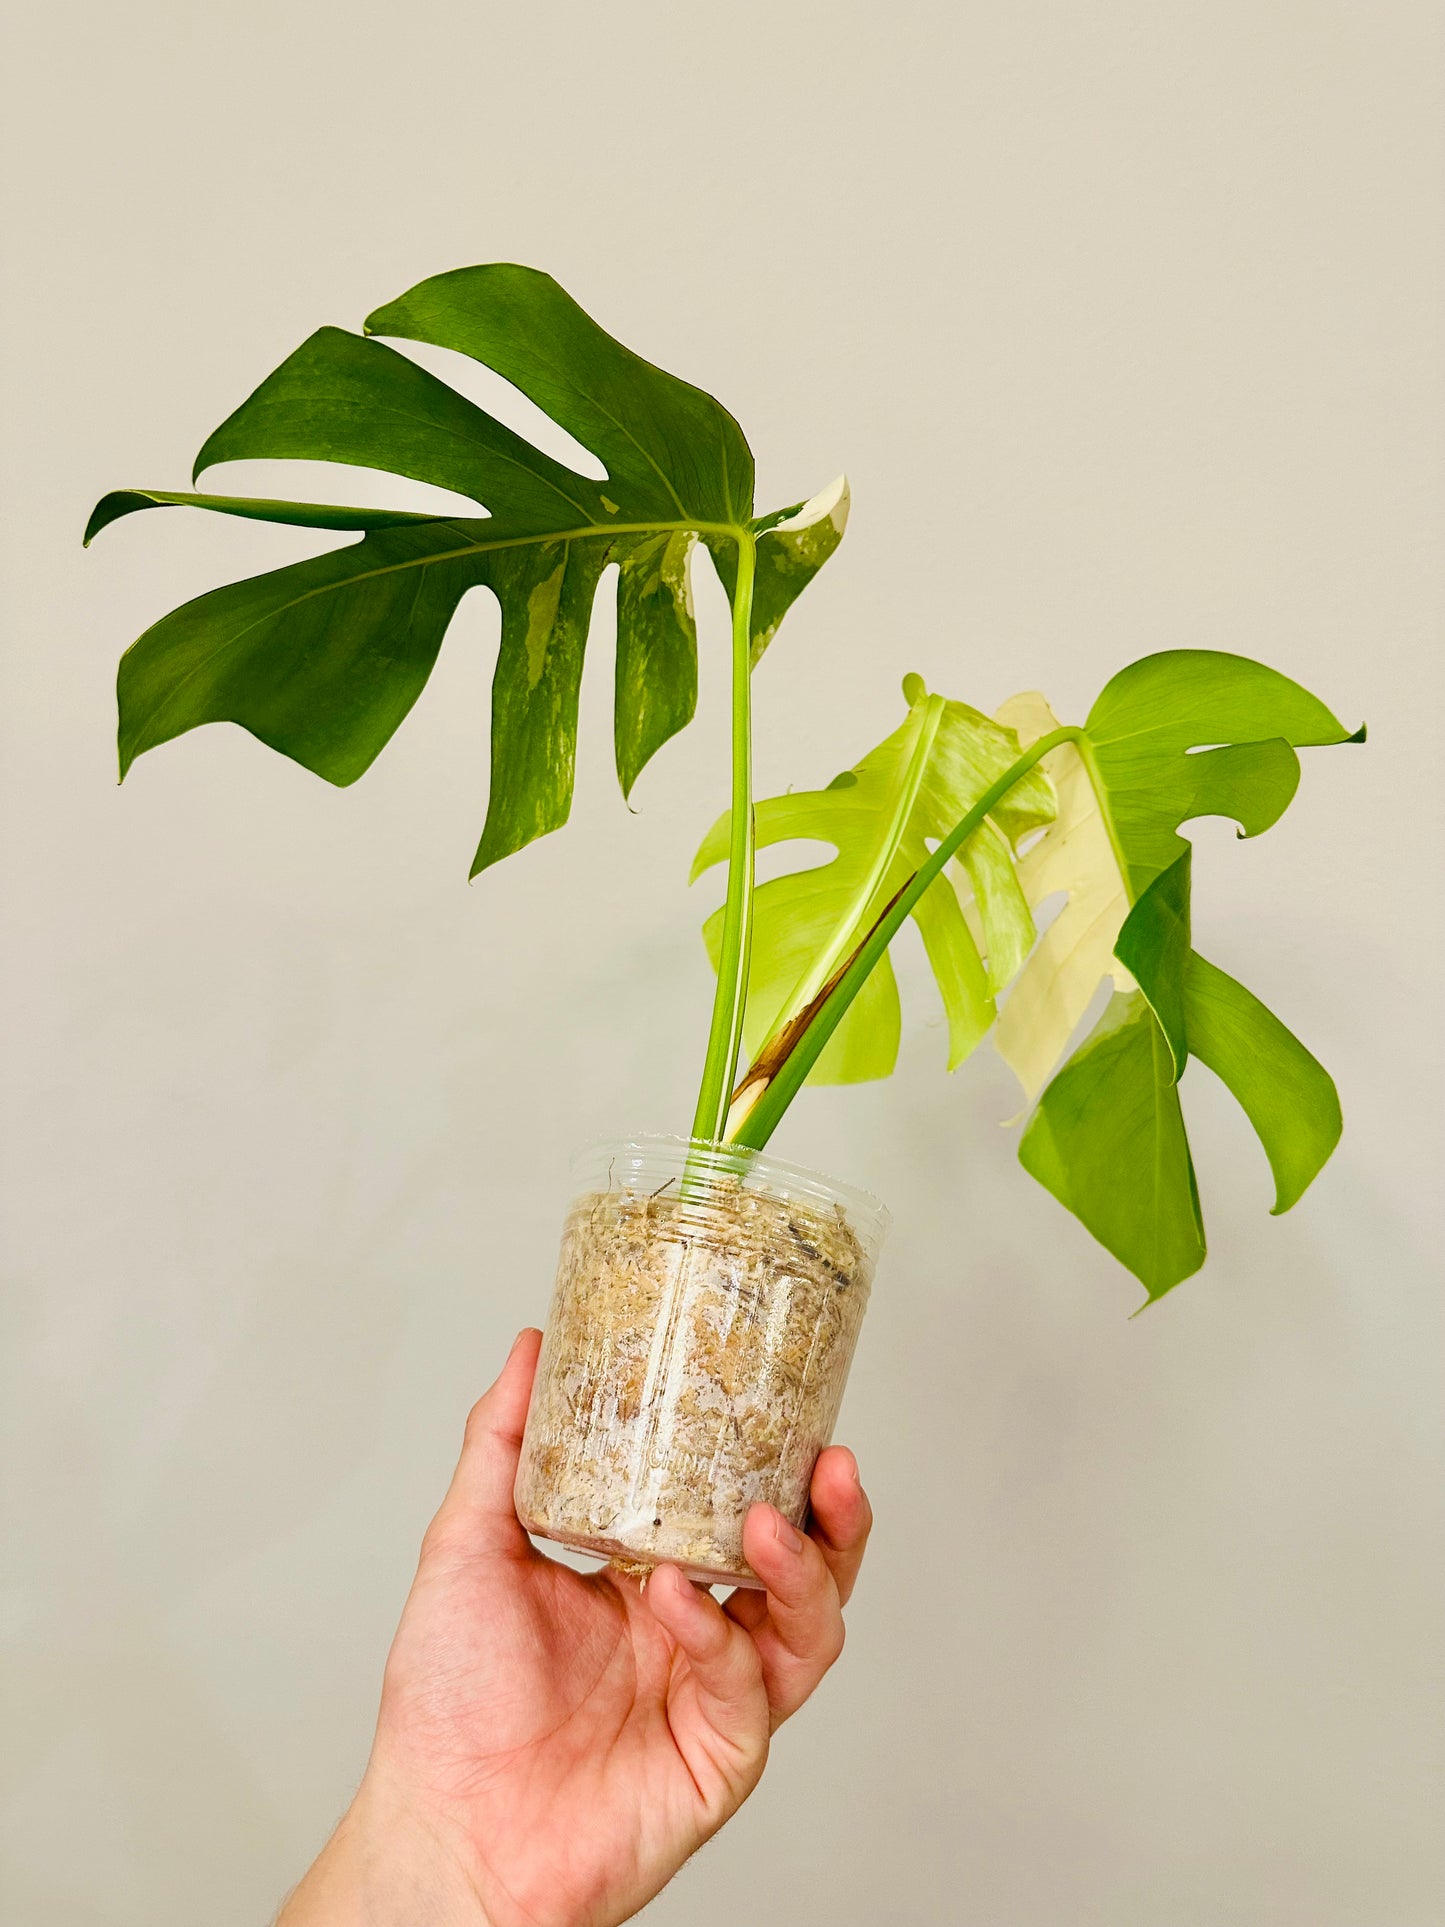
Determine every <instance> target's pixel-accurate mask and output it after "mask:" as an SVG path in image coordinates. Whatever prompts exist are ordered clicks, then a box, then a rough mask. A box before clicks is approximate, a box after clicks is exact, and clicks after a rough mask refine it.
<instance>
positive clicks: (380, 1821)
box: [275, 1785, 492, 1927]
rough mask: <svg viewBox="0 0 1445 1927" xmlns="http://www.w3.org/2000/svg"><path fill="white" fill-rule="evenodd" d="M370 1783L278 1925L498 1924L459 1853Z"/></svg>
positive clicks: (437, 1926)
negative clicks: (386, 1805) (384, 1807)
mask: <svg viewBox="0 0 1445 1927" xmlns="http://www.w3.org/2000/svg"><path fill="white" fill-rule="evenodd" d="M380 1809H381V1802H380V1801H379V1800H378V1799H377V1797H376V1796H375V1794H374V1793H373V1791H372V1789H371V1788H370V1787H368V1786H366V1785H363V1786H362V1788H361V1790H360V1792H359V1793H358V1794H357V1797H356V1799H355V1800H354V1801H353V1803H352V1805H351V1807H350V1808H349V1809H348V1811H347V1813H346V1814H345V1816H344V1818H343V1819H342V1821H341V1823H340V1825H339V1826H338V1827H337V1829H336V1831H335V1833H333V1834H332V1836H331V1838H330V1839H329V1840H328V1841H327V1843H326V1845H325V1846H324V1847H323V1848H322V1850H321V1852H320V1853H319V1854H318V1855H317V1857H316V1859H315V1860H314V1861H313V1863H312V1865H311V1867H310V1869H309V1870H308V1871H307V1873H306V1876H305V1878H304V1879H303V1880H302V1881H301V1884H300V1885H299V1886H298V1887H297V1888H296V1890H295V1891H294V1893H292V1895H291V1896H290V1898H289V1899H288V1900H287V1901H286V1903H285V1905H284V1906H283V1907H282V1909H281V1912H280V1913H279V1914H278V1915H277V1918H276V1923H275V1927H419V1923H422V1922H425V1924H426V1927H492V1923H491V1921H490V1919H489V1917H488V1915H487V1912H486V1910H485V1908H484V1907H483V1905H482V1902H481V1899H480V1897H479V1895H478V1893H477V1890H476V1888H475V1886H474V1885H473V1883H472V1881H471V1880H470V1879H469V1878H468V1876H467V1874H466V1872H465V1870H464V1868H463V1867H462V1865H461V1864H460V1862H459V1861H458V1860H457V1858H456V1857H455V1856H454V1855H452V1854H450V1853H449V1852H448V1851H447V1850H446V1848H445V1847H444V1845H443V1844H442V1843H441V1842H440V1841H438V1840H437V1839H436V1838H435V1837H434V1836H433V1835H431V1834H429V1833H428V1832H427V1831H426V1830H425V1829H423V1828H422V1827H420V1826H419V1825H417V1824H416V1822H415V1821H414V1820H413V1819H411V1818H409V1817H407V1816H405V1815H403V1814H400V1813H397V1812H394V1811H393V1812H389V1813H383V1812H382V1811H381V1810H380Z"/></svg>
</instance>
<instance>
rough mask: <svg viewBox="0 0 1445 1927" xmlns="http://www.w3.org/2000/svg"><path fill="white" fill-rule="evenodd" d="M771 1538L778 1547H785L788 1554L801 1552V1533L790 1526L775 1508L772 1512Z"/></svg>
mask: <svg viewBox="0 0 1445 1927" xmlns="http://www.w3.org/2000/svg"><path fill="white" fill-rule="evenodd" d="M773 1537H774V1538H775V1539H776V1540H777V1542H778V1544H779V1545H780V1546H786V1547H787V1549H788V1551H789V1552H801V1551H802V1550H803V1535H802V1533H801V1532H799V1531H798V1530H797V1528H796V1527H795V1526H790V1525H789V1524H788V1522H787V1520H786V1519H785V1518H784V1517H783V1515H782V1513H781V1512H779V1511H778V1510H777V1509H776V1508H774V1511H773Z"/></svg>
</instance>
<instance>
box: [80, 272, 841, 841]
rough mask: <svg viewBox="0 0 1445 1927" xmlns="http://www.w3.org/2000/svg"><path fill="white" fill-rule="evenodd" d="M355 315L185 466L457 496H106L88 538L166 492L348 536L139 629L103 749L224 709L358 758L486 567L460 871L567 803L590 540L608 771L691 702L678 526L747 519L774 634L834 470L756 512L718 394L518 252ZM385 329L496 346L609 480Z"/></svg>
mask: <svg viewBox="0 0 1445 1927" xmlns="http://www.w3.org/2000/svg"><path fill="white" fill-rule="evenodd" d="M366 328H367V333H366V334H365V335H356V334H351V333H348V332H347V331H346V330H345V329H341V328H322V329H319V330H318V331H317V332H316V333H315V334H313V335H312V336H311V337H310V339H309V340H307V341H305V342H303V343H302V345H301V347H300V348H298V349H297V350H296V351H295V353H294V354H292V355H290V356H288V357H287V359H286V360H285V361H284V362H283V363H282V364H281V366H280V367H279V368H277V369H276V370H275V371H274V373H272V374H271V375H269V376H268V377H267V378H266V380H265V381H263V382H262V383H261V385H260V386H259V387H258V388H257V389H256V390H255V392H254V393H253V394H252V395H251V396H250V397H249V398H248V399H247V400H246V401H244V402H243V403H242V404H241V406H240V407H239V408H237V409H236V410H235V411H234V412H233V413H232V414H231V415H230V416H228V418H227V419H226V420H225V421H224V422H223V423H222V424H221V426H220V427H219V428H218V429H217V430H216V431H215V432H214V433H213V434H212V435H211V436H209V437H208V438H207V440H206V442H205V444H204V445H203V447H202V449H201V452H200V455H199V456H198V458H197V462H196V467H195V474H197V475H199V474H200V473H201V472H202V471H203V470H204V469H207V468H210V467H212V466H214V465H215V464H217V463H220V462H225V461H240V460H258V459H264V460H304V461H331V462H339V463H346V464H348V465H350V466H352V467H353V468H356V467H359V468H371V469H378V470H384V471H389V472H391V473H394V474H398V475H405V476H408V477H410V478H412V479H413V480H417V481H422V482H428V483H431V484H433V485H435V486H438V487H442V488H447V489H449V490H451V491H452V492H453V493H456V494H461V495H465V496H468V497H470V498H471V499H472V500H473V501H475V502H476V503H477V504H478V514H477V516H476V517H475V518H471V517H468V516H465V515H463V516H460V517H458V516H428V515H418V514H411V513H405V512H401V511H390V510H383V509H353V508H344V507H335V506H328V505H326V504H317V503H307V502H286V501H271V500H260V499H255V498H250V497H241V496H225V495H218V494H205V493H199V492H191V493H183V492H178V491H167V490H144V489H121V490H116V491H113V492H112V493H111V494H110V495H108V496H106V497H105V498H104V499H103V500H102V501H101V502H100V503H99V504H98V505H97V507H96V510H95V512H94V514H93V515H92V518H91V523H90V527H89V528H88V530H87V539H89V537H90V536H91V535H93V534H95V533H96V532H97V530H99V529H100V528H103V527H105V526H106V525H108V524H109V523H110V522H112V521H115V520H117V519H118V518H119V517H121V516H124V515H129V514H132V513H135V512H137V511H139V510H144V509H151V508H159V507H180V506H189V507H195V508H204V509H209V510H212V511H214V512H217V513H221V514H226V515H235V516H242V517H246V518H248V519H253V520H262V521H272V522H278V523H290V524H293V525H299V526H303V527H312V528H330V529H337V530H340V531H351V532H360V533H361V534H362V537H363V539H362V540H361V542H359V543H358V544H356V545H355V546H354V547H350V548H344V549H340V550H337V551H335V552H333V553H332V554H330V555H327V556H322V557H319V558H316V559H314V560H312V561H308V562H303V563H298V564H295V565H293V566H292V567H290V568H284V569H278V570H275V571H272V572H271V573H270V574H268V575H263V576H258V577H253V578H251V579H250V580H248V581H245V582H238V583H233V584H230V585H229V586H228V587H226V588H222V589H217V590H215V591H213V592H212V593H211V594H210V595H207V596H201V597H198V598H197V599H196V600H195V601H193V602H190V603H188V604H186V605H185V606H184V607H183V608H180V609H177V610H175V611H174V612H173V613H172V614H171V615H169V616H167V617H165V618H163V619H162V621H160V622H158V623H156V624H155V625H154V626H153V627H152V628H150V629H148V630H147V631H146V633H145V634H144V635H143V636H142V637H141V638H140V640H139V641H138V642H137V643H135V644H134V645H133V647H132V648H131V649H130V650H129V651H128V652H127V655H126V657H125V659H124V661H123V663H122V667H121V673H120V677H119V682H118V695H119V700H120V711H121V715H120V754H121V771H122V775H124V773H125V771H126V770H127V769H128V768H129V767H130V764H131V763H132V762H133V761H134V759H135V757H136V756H137V755H139V754H141V753H142V752H143V751H144V750H147V749H151V748H154V747H155V746H156V745H157V744H158V743H162V742H165V741H167V740H168V739H169V738H171V737H173V736H177V735H179V734H181V733H182V732H183V731H185V730H188V729H194V728H196V727H198V726H199V725H201V724H203V723H208V722H221V721H230V722H236V723H239V724H241V725H242V726H243V727H244V728H246V729H248V730H250V731H251V732H252V734H253V735H255V736H257V737H259V738H260V739H261V740H262V741H263V742H265V743H268V744H269V745H270V746H271V747H272V748H274V749H277V750H279V751H280V752H281V753H282V754H284V755H286V756H290V757H292V758H293V759H294V760H295V761H297V762H299V763H302V764H303V765H305V767H306V768H308V769H312V770H314V771H316V773H317V774H319V775H321V776H324V777H326V778H327V779H328V780H329V781H331V782H335V783H351V782H354V781H355V780H356V778H357V777H358V776H360V775H361V774H362V772H363V771H364V770H365V769H366V768H367V767H368V766H369V765H370V763H371V762H372V761H373V760H374V758H375V757H376V756H377V755H378V754H379V753H380V751H381V749H382V748H383V747H384V746H385V744H386V743H387V741H388V740H389V739H390V737H391V735H392V733H393V732H394V731H395V729H396V728H397V726H398V725H399V724H400V722H401V720H402V718H403V717H404V716H405V715H406V713H407V711H408V710H409V709H410V707H411V705H412V704H413V703H414V702H415V700H416V698H417V696H418V695H419V694H420V692H421V689H422V687H423V686H424V684H425V682H426V679H427V676H428V675H429V674H430V671H431V667H432V665H433V663H434V662H435V660H436V656H437V652H438V650H439V648H440V646H441V642H442V638H443V636H444V634H445V631H446V627H447V624H448V622H449V621H450V619H451V616H452V614H453V612H454V610H455V608H456V605H457V603H458V601H459V600H460V598H461V597H462V595H464V594H465V593H466V591H467V590H468V589H469V588H473V587H478V586H482V587H486V588H488V589H490V590H491V592H492V593H493V594H494V595H495V596H496V598H497V600H498V602H499V604H500V605H501V611H502V642H501V648H500V651H499V654H498V659H497V668H496V673H495V677H494V680H493V687H492V730H491V734H492V784H491V795H490V802H489V806H488V813H487V821H486V824H485V826H484V829H483V832H482V838H481V843H480V845H479V847H478V851H477V857H476V861H475V864H474V867H473V874H476V871H477V870H478V869H481V868H484V867H485V866H486V865H487V864H488V863H492V862H495V861H497V860H498V859H499V858H500V857H502V856H506V855H508V854H510V853H511V852H512V851H514V850H518V849H520V848H521V847H522V846H523V845H524V844H525V843H526V842H528V841H530V840H531V839H532V838H533V837H535V836H540V835H543V834H545V833H546V832H547V831H548V830H551V829H555V828H556V827H557V826H558V825H559V824H561V823H563V822H565V821H566V818H567V813H568V809H569V807H570V802H571V793H572V774H573V767H574V762H575V742H576V719H577V686H578V678H579V675H580V671H581V661H582V655H583V652H584V650H585V646H586V641H587V636H588V631H589V628H590V623H591V612H592V604H593V600H594V597H595V592H596V587H597V583H598V581H599V579H600V577H601V575H602V572H603V570H604V569H605V568H606V567H607V566H608V564H609V563H614V562H615V563H616V564H617V565H618V584H617V622H618V643H617V673H616V682H615V718H614V736H615V746H616V757H617V770H618V777H619V780H620V781H621V784H622V786H623V789H624V792H627V791H630V790H631V787H632V785H633V783H634V782H635V781H636V779H637V776H638V774H639V773H640V771H641V770H642V768H643V767H644V765H645V764H646V763H647V761H648V759H649V758H650V757H651V756H652V755H653V754H654V753H655V752H656V751H657V750H658V749H659V748H660V747H661V746H662V744H663V743H665V742H666V741H668V739H669V738H670V737H671V736H673V735H674V734H676V732H677V731H678V730H679V729H681V728H683V727H684V726H685V725H686V723H687V722H688V721H689V720H690V719H691V717H692V715H693V712H694V710H695V708H696V702H697V635H696V627H695V623H694V619H693V610H692V595H691V588H690V583H689V569H690V565H691V560H692V552H693V548H694V544H695V542H696V540H697V538H698V537H699V536H701V537H703V539H704V540H706V541H707V543H708V544H709V546H710V548H711V549H712V552H713V554H714V556H715V557H726V558H728V562H727V565H726V566H728V567H730V566H731V561H732V557H733V556H734V555H735V552H736V547H737V544H738V543H739V542H747V541H751V540H752V539H754V536H755V533H756V531H757V530H761V531H762V534H761V538H760V541H761V547H760V554H761V555H765V556H766V567H765V569H764V578H765V580H766V583H767V585H768V586H767V588H766V590H765V593H764V597H763V602H762V617H761V620H762V622H763V624H764V627H765V628H766V629H767V633H768V635H771V632H772V629H773V628H775V627H776V623H777V621H778V620H780V619H781V615H782V612H783V610H784V609H785V608H786V607H787V606H788V605H789V604H790V603H791V601H792V600H793V599H794V598H795V597H796V595H797V594H798V593H799V591H800V590H801V588H802V587H803V586H804V585H805V583H806V582H807V581H808V580H809V579H811V576H812V574H814V573H816V570H817V568H818V567H820V566H821V563H822V561H823V560H825V559H826V556H827V554H829V553H831V551H832V549H833V548H834V547H836V545H837V541H838V539H839V537H840V535H841V532H842V525H843V521H844V520H845V519H846V500H847V491H846V486H844V487H842V488H841V489H839V488H838V487H836V486H835V489H834V491H833V492H832V493H831V495H829V496H828V497H827V500H826V501H824V498H817V499H818V501H819V502H822V503H823V506H822V508H820V509H815V510H814V512H812V513H809V510H810V509H814V505H806V506H805V510H804V511H799V512H795V513H794V514H793V516H792V522H793V523H796V526H790V525H789V522H788V517H787V512H784V515H783V516H781V517H780V516H779V515H772V516H767V517H763V518H761V519H760V521H759V522H758V523H757V524H756V525H755V524H754V520H753V460H752V455H751V452H750V451H749V449H748V445H747V442H746V440H745V439H744V437H743V433H742V430H741V429H740V428H739V427H738V425H737V423H736V422H735V421H734V420H733V418H732V416H731V415H730V414H729V413H728V412H727V410H726V409H725V408H724V407H723V406H722V405H721V403H719V402H717V401H716V400H714V399H713V397H712V396H710V395H708V394H706V393H704V392H703V390H701V389H699V388H695V387H693V386H692V384H691V383H689V382H685V381H681V380H679V379H678V378H677V377H676V376H673V375H669V374H666V373H664V372H663V371H662V370H661V369H659V368H657V367H655V366H653V364H652V363H650V362H648V361H644V360H643V359H642V357H641V356H639V355H636V354H634V353H633V352H632V351H631V350H630V349H628V348H625V347H624V346H623V345H622V344H621V343H620V342H618V341H616V340H615V339H614V338H613V337H612V336H611V335H609V334H607V333H606V331H605V330H604V329H602V328H600V327H599V326H598V325H597V323H596V322H594V321H593V320H592V319H591V318H590V317H589V316H588V315H586V314H585V313H584V312H583V310H582V309H581V308H580V307H578V305H577V303H576V302H575V301H573V300H572V298H571V296H570V295H568V294H566V293H565V291H564V290H563V289H561V288H560V287H559V286H558V285H557V283H556V282H555V281H553V280H552V279H551V277H550V276H548V275H545V274H540V273H538V272H536V271H535V270H534V269H530V268H523V267H516V266H512V265H508V264H502V265H494V266H490V267H477V268H464V269H460V270H458V271H456V272H455V273H453V274H445V275H438V276H435V277H433V278H432V279H431V280H429V281H424V282H422V283H421V284H420V285H419V286H418V287H416V288H413V289H411V290H410V291H409V292H408V293H407V294H405V295H403V296H402V297H401V298H400V299H399V300H398V301H394V302H392V303H390V304H389V305H388V306H386V307H383V308H379V309H377V310H376V312H375V313H373V314H372V315H371V316H370V317H369V318H368V321H367V323H366ZM383 334H385V335H390V336H392V337H393V338H396V339H404V340H414V341H423V342H430V343H433V344H435V345H437V346H440V347H445V348H450V349H455V350H458V351H460V352H461V353H463V354H467V355H470V356H471V357H472V358H473V359H475V360H477V361H480V362H482V363H484V364H485V365H486V366H487V367H490V368H492V369H494V370H495V371H496V372H497V373H498V374H500V375H502V376H504V377H505V378H506V379H507V380H508V381H510V382H512V383H513V384H514V385H515V386H516V387H517V388H519V389H520V390H521V391H522V392H523V393H524V394H525V395H527V396H528V397H529V398H530V399H531V400H532V401H534V402H535V403H536V404H537V405H538V406H539V407H541V408H542V409H544V410H545V411H546V412H547V413H548V414H549V415H550V416H551V417H552V419H553V420H554V421H555V422H557V423H558V424H559V425H560V426H561V427H563V428H565V429H566V430H567V431H568V432H569V433H570V434H571V435H573V436H574V437H575V438H576V439H577V440H578V441H580V442H581V443H583V444H584V445H585V446H586V447H587V448H588V449H590V450H591V451H592V453H593V454H594V455H596V456H597V458H598V459H599V460H600V461H601V462H602V464H603V466H604V467H605V469H606V471H607V479H606V480H605V482H598V481H596V480H594V479H593V478H592V477H590V476H587V475H582V474H579V473H577V472H576V471H575V470H573V469H572V468H570V467H568V466H567V464H566V463H564V462H559V461H557V460H555V459H554V458H553V457H551V456H550V455H547V454H546V453H544V452H543V451H542V450H541V449H538V448H536V447H535V446H533V444H532V443H530V442H529V441H528V440H527V439H526V438H525V437H524V436H521V435H519V434H517V433H516V432H515V431H514V430H512V429H510V428H508V427H507V426H506V425H505V424H504V423H502V422H500V421H498V420H497V419H496V418H495V417H493V416H492V415H491V414H489V413H488V412H487V411H486V410H485V409H483V408H480V407H478V406H477V405H476V404H475V403H473V402H470V401H468V400H466V399H465V398H464V397H463V396H461V395H459V394H457V393H456V392H455V390H453V389H451V388H450V387H448V385H447V384H446V383H445V382H443V381H440V380H438V379H437V377H436V376H434V375H432V374H430V373H428V372H427V371H426V370H425V369H423V368H420V367H418V366H417V364H416V363H414V362H413V361H411V360H410V359H409V358H408V357H407V356H406V355H404V354H401V353H399V352H398V351H397V350H396V349H395V348H392V347H389V346H387V345H386V344H385V343H384V342H382V341H380V340H378V339H375V338H374V337H376V336H378V335H383ZM483 511H485V513H483ZM775 525H776V526H775Z"/></svg>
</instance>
